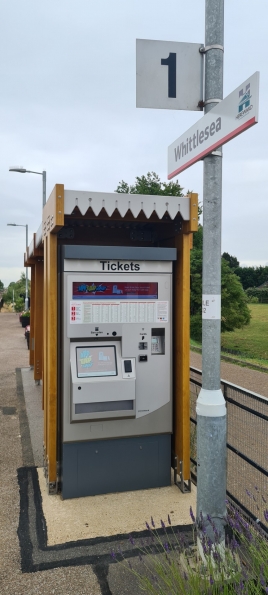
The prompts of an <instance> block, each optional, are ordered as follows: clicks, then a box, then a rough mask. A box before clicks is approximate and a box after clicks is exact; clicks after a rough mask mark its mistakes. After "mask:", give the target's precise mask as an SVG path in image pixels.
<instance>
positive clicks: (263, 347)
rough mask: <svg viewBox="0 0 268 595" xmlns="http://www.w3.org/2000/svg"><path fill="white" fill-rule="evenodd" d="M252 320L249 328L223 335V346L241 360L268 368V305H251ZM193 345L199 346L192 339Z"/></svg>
mask: <svg viewBox="0 0 268 595" xmlns="http://www.w3.org/2000/svg"><path fill="white" fill-rule="evenodd" d="M249 308H250V312H251V320H250V323H249V325H248V326H245V327H244V328H242V329H236V330H235V331H233V332H231V333H223V334H222V336H221V345H222V348H223V351H224V350H231V351H232V353H231V354H230V355H234V356H235V357H237V358H238V359H240V360H243V361H245V363H246V362H249V363H255V364H258V365H261V366H263V367H267V368H268V304H249ZM191 345H193V346H199V347H200V344H198V343H197V342H196V341H193V340H192V339H191Z"/></svg>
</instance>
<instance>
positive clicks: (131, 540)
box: [129, 534, 135, 545]
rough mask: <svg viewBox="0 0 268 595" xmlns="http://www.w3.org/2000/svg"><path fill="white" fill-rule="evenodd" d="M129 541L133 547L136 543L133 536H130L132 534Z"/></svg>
mask: <svg viewBox="0 0 268 595" xmlns="http://www.w3.org/2000/svg"><path fill="white" fill-rule="evenodd" d="M129 541H130V543H131V545H134V543H135V542H134V539H133V537H132V535H130V534H129Z"/></svg>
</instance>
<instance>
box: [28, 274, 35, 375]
mask: <svg viewBox="0 0 268 595" xmlns="http://www.w3.org/2000/svg"><path fill="white" fill-rule="evenodd" d="M35 283H36V280H35V265H32V266H31V302H30V303H31V316H30V342H29V349H30V351H29V365H30V366H33V365H34V338H35V335H34V328H35V326H34V325H35Z"/></svg>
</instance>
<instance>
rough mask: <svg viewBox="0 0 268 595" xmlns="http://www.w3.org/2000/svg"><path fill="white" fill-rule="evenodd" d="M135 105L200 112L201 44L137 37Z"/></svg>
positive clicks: (201, 80)
mask: <svg viewBox="0 0 268 595" xmlns="http://www.w3.org/2000/svg"><path fill="white" fill-rule="evenodd" d="M136 44H137V47H136V70H137V77H136V81H137V87H136V97H137V99H136V106H137V107H149V108H158V109H181V110H192V111H200V110H201V109H202V107H200V105H199V104H200V102H202V99H203V56H202V54H201V53H200V52H199V49H200V48H201V47H203V44H201V43H182V42H177V41H153V40H149V39H137V40H136Z"/></svg>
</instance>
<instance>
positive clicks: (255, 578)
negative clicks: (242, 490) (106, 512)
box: [113, 502, 268, 595]
mask: <svg viewBox="0 0 268 595" xmlns="http://www.w3.org/2000/svg"><path fill="white" fill-rule="evenodd" d="M227 509H228V514H227V518H226V525H227V538H226V547H225V549H224V550H223V549H222V539H221V535H220V534H219V533H218V531H217V528H216V526H215V523H214V522H213V519H211V518H210V517H209V515H208V516H207V517H206V521H208V523H209V525H210V527H211V528H212V532H213V539H211V538H210V537H209V536H208V533H210V535H211V532H208V531H207V530H206V528H205V525H206V524H207V523H204V518H203V516H202V513H201V515H200V518H199V519H198V521H196V519H195V517H194V514H193V511H192V509H190V516H191V519H192V521H193V534H192V540H191V542H188V541H187V540H186V539H185V537H184V534H183V532H182V531H179V530H178V529H173V527H172V526H171V520H170V517H169V515H168V524H167V526H166V524H165V523H164V521H163V520H161V530H157V529H156V527H155V522H154V520H153V518H151V522H150V524H149V523H148V522H146V528H147V531H148V536H147V537H146V539H143V540H139V541H136V540H134V539H133V537H132V536H131V535H130V536H129V541H130V543H131V545H132V546H133V548H134V552H133V553H135V552H136V553H137V558H138V560H139V564H138V566H137V564H136V563H135V562H134V561H135V558H134V561H133V559H130V558H128V559H127V558H126V557H125V558H124V556H123V554H122V552H121V551H120V552H119V556H120V559H121V560H122V561H123V564H124V565H125V566H126V567H127V568H128V569H129V571H130V572H132V573H133V574H134V575H135V576H136V578H137V581H138V584H139V586H140V589H141V591H143V592H146V593H150V594H152V595H180V594H181V595H197V594H199V593H200V594H204V595H220V594H222V595H227V594H228V595H235V594H242V595H246V594H247V595H253V594H260V595H261V594H264V593H268V541H267V540H266V537H265V536H264V535H263V533H262V532H261V531H260V527H259V526H258V523H257V524H255V525H254V524H253V525H250V524H249V523H247V521H246V520H245V519H244V518H243V517H242V516H241V515H240V513H239V512H238V511H237V510H236V509H235V508H234V507H233V506H232V504H231V503H230V502H228V503H227ZM264 516H265V518H266V520H267V521H268V510H266V511H265V515H264ZM197 526H198V540H199V543H198V545H199V548H198V547H197V532H196V527H197ZM228 534H229V537H228ZM200 548H201V555H200ZM113 557H114V558H116V559H118V555H116V554H115V553H113ZM131 560H132V561H131Z"/></svg>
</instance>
